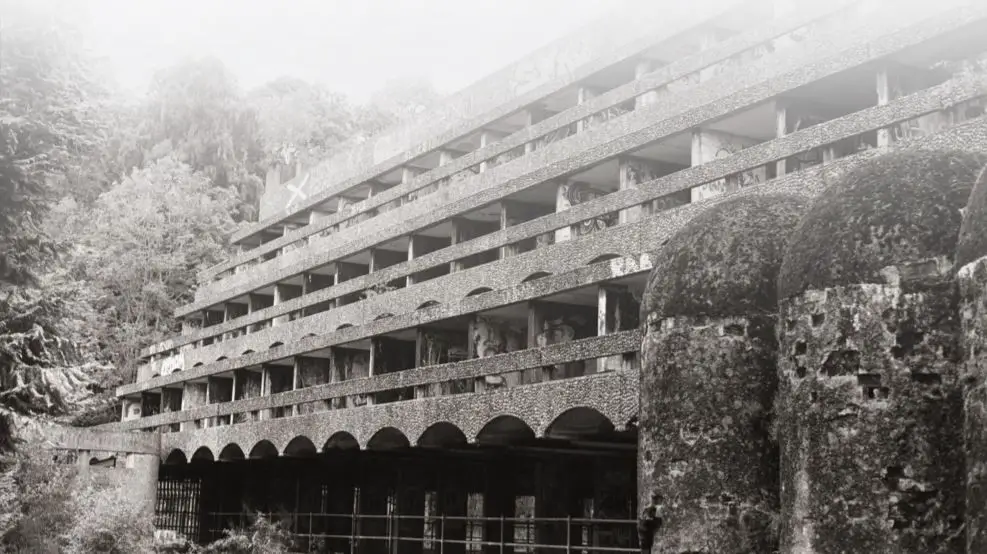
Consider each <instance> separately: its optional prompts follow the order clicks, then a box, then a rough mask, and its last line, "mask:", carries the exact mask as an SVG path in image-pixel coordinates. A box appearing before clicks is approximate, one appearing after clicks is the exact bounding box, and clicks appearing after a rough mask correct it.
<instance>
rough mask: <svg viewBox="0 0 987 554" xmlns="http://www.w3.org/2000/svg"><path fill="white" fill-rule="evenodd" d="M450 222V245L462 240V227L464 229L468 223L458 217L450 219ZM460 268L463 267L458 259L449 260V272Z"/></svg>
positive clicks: (460, 269)
mask: <svg viewBox="0 0 987 554" xmlns="http://www.w3.org/2000/svg"><path fill="white" fill-rule="evenodd" d="M450 223H451V226H452V233H451V236H450V240H451V242H450V244H449V245H450V246H455V245H457V244H459V243H460V242H463V237H464V236H465V235H464V229H465V227H466V226H468V225H469V223H468V222H467V221H464V220H462V219H458V218H453V219H452V220H451V221H450ZM462 269H463V263H462V262H461V261H459V260H453V261H452V262H449V272H450V273H455V272H457V271H462Z"/></svg>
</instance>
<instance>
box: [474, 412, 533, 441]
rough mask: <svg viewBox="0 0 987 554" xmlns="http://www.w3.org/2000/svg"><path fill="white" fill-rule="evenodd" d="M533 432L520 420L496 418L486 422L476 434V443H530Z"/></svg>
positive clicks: (509, 417) (507, 416) (503, 417)
mask: <svg viewBox="0 0 987 554" xmlns="http://www.w3.org/2000/svg"><path fill="white" fill-rule="evenodd" d="M534 438H535V432H534V431H532V430H531V427H529V426H528V424H527V423H525V422H524V421H522V420H521V419H519V418H517V417H514V416H511V415H502V416H497V417H495V418H493V419H491V420H490V421H488V422H487V424H486V425H484V426H483V429H480V432H479V433H477V434H476V442H477V443H480V444H497V445H503V444H512V443H518V442H527V441H532V440H534Z"/></svg>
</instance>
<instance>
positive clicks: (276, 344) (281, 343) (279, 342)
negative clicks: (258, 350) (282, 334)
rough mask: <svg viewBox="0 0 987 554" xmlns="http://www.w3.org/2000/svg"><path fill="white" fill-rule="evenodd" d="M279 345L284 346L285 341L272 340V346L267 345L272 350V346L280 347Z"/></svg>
mask: <svg viewBox="0 0 987 554" xmlns="http://www.w3.org/2000/svg"><path fill="white" fill-rule="evenodd" d="M279 346H284V343H283V342H281V341H277V342H272V343H271V346H268V347H267V349H268V350H270V349H272V348H277V347H279Z"/></svg>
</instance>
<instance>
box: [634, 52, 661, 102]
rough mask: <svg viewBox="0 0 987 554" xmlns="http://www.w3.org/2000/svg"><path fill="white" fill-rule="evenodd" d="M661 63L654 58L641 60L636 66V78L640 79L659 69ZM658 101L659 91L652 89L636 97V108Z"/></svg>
mask: <svg viewBox="0 0 987 554" xmlns="http://www.w3.org/2000/svg"><path fill="white" fill-rule="evenodd" d="M660 66H661V64H660V63H658V62H656V61H654V60H647V59H645V60H640V61H638V62H637V65H635V66H634V79H635V80H640V79H641V78H642V77H644V76H645V75H647V74H649V73H651V72H653V71H654V70H656V69H658V67H660ZM657 102H658V91H657V90H650V91H648V92H645V93H644V94H642V95H640V96H638V97H637V98H635V99H634V109H635V110H639V109H641V108H643V107H645V106H650V105H652V104H655V103H657Z"/></svg>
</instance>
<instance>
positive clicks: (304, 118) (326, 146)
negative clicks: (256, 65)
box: [247, 77, 360, 166]
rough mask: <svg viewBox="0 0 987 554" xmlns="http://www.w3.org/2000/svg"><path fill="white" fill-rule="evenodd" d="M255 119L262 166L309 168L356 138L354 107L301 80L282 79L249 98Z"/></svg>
mask: <svg viewBox="0 0 987 554" xmlns="http://www.w3.org/2000/svg"><path fill="white" fill-rule="evenodd" d="M247 103H248V104H249V105H250V107H251V109H252V110H253V112H254V114H255V115H256V118H257V136H258V140H259V141H260V145H261V149H262V151H263V153H264V157H263V161H264V165H266V166H269V165H273V164H275V163H282V164H285V165H293V164H294V163H296V162H298V161H300V162H301V163H302V164H303V165H312V164H314V163H317V162H319V161H322V160H324V159H326V158H328V157H329V156H331V155H332V153H333V151H334V149H335V148H336V146H338V145H339V143H341V142H343V141H344V140H346V139H348V138H349V137H350V136H352V135H353V134H356V133H359V132H360V130H359V129H358V127H357V118H356V116H355V112H354V108H353V107H352V106H350V104H349V103H348V102H347V101H346V99H345V98H344V97H343V96H342V95H339V94H336V93H334V92H332V91H330V90H329V89H327V88H325V87H324V86H321V85H317V84H310V83H308V82H306V81H303V80H301V79H294V78H290V77H282V78H280V79H276V80H274V81H271V82H269V83H267V84H265V85H262V86H260V87H258V88H256V89H254V90H253V91H252V92H251V93H250V94H249V95H248V97H247Z"/></svg>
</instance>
